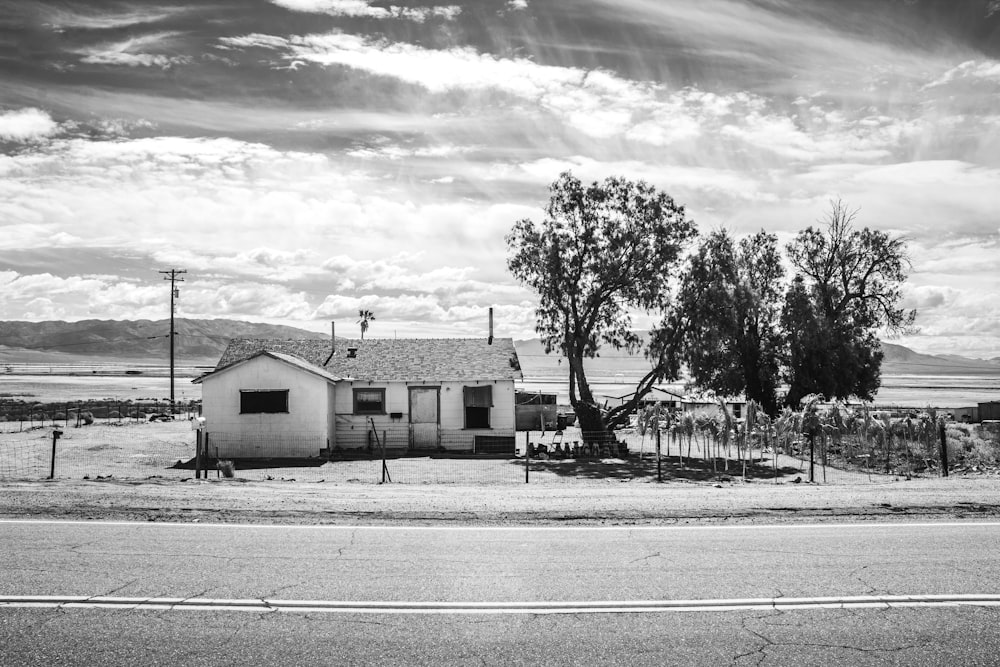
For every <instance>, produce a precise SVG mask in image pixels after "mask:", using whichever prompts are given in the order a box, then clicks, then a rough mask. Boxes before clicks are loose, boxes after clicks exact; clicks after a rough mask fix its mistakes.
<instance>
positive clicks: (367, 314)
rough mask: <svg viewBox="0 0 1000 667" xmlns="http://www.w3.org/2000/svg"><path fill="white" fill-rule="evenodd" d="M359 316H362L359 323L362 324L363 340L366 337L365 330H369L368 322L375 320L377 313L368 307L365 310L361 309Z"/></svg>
mask: <svg viewBox="0 0 1000 667" xmlns="http://www.w3.org/2000/svg"><path fill="white" fill-rule="evenodd" d="M358 317H360V318H361V319H359V320H358V324H360V325H361V340H364V339H365V332H367V331H368V323H369V322H374V321H375V314H374V313H373V312H372V311H370V310H367V309H365V310H359V311H358Z"/></svg>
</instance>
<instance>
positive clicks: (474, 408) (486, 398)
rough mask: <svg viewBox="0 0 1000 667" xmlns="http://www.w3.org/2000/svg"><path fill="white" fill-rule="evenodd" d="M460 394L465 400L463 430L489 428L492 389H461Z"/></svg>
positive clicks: (483, 387) (487, 386) (489, 387)
mask: <svg viewBox="0 0 1000 667" xmlns="http://www.w3.org/2000/svg"><path fill="white" fill-rule="evenodd" d="M462 392H463V393H464V398H465V428H490V408H492V407H493V387H492V386H490V385H484V386H482V387H463V388H462Z"/></svg>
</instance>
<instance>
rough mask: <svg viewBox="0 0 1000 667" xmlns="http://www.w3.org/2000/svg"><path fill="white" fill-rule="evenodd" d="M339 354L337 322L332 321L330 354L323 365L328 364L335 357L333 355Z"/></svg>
mask: <svg viewBox="0 0 1000 667" xmlns="http://www.w3.org/2000/svg"><path fill="white" fill-rule="evenodd" d="M335 354H337V323H336V322H330V356H329V357H327V358H326V361H324V362H323V365H324V366H326V365H327V364H328V363H330V360H331V359H333V355H335Z"/></svg>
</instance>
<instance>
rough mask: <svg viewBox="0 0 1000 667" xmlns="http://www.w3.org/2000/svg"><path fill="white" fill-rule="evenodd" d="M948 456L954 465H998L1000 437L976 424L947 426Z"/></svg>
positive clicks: (999, 461)
mask: <svg viewBox="0 0 1000 667" xmlns="http://www.w3.org/2000/svg"><path fill="white" fill-rule="evenodd" d="M946 437H947V439H948V453H949V456H952V457H955V458H953V459H952V460H953V461H954V462H955V463H958V462H962V463H965V464H966V465H975V466H983V465H986V466H992V465H998V464H1000V437H998V435H997V434H995V433H993V432H992V431H990V430H989V429H984V428H982V427H981V426H979V425H978V424H949V425H948V431H947V434H946Z"/></svg>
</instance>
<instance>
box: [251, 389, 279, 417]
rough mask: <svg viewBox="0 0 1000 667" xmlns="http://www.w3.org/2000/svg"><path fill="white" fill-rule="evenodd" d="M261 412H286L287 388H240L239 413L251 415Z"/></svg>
mask: <svg viewBox="0 0 1000 667" xmlns="http://www.w3.org/2000/svg"><path fill="white" fill-rule="evenodd" d="M262 412H288V390H287V389H267V390H263V391H261V390H257V389H241V390H240V414H241V415H252V414H260V413H262Z"/></svg>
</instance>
